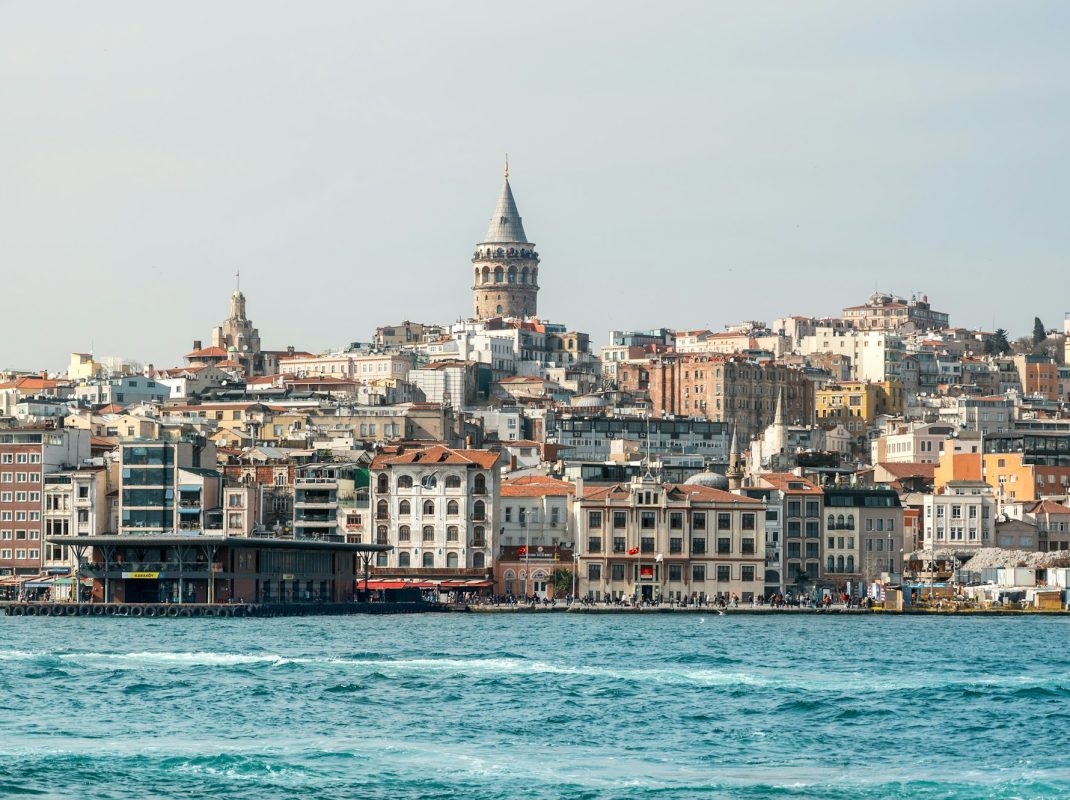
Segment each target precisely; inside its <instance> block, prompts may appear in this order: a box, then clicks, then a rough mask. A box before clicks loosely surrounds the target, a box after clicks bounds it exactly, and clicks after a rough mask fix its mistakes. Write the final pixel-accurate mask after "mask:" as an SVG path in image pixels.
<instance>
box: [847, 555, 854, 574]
mask: <svg viewBox="0 0 1070 800" xmlns="http://www.w3.org/2000/svg"><path fill="white" fill-rule="evenodd" d="M847 571H848V572H854V571H855V557H854V556H847Z"/></svg>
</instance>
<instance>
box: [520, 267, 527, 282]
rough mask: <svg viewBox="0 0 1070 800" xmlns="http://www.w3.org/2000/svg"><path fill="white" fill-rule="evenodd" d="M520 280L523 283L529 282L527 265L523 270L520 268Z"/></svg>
mask: <svg viewBox="0 0 1070 800" xmlns="http://www.w3.org/2000/svg"><path fill="white" fill-rule="evenodd" d="M520 282H521V283H527V282H528V268H527V267H524V268H523V269H522V270H520Z"/></svg>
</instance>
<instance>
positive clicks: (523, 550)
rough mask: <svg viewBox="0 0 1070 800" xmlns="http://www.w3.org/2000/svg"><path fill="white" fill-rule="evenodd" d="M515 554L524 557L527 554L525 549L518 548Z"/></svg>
mask: <svg viewBox="0 0 1070 800" xmlns="http://www.w3.org/2000/svg"><path fill="white" fill-rule="evenodd" d="M516 554H517V555H518V556H526V555H527V554H528V549H527V548H526V547H518V548H517V549H516Z"/></svg>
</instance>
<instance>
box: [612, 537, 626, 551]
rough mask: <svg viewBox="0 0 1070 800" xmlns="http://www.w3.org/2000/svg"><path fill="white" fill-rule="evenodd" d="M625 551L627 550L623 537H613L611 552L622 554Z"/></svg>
mask: <svg viewBox="0 0 1070 800" xmlns="http://www.w3.org/2000/svg"><path fill="white" fill-rule="evenodd" d="M626 549H627V545H626V544H625V539H624V537H623V536H614V537H613V552H614V553H623V552H624V551H625V550H626Z"/></svg>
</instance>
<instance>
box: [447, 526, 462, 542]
mask: <svg viewBox="0 0 1070 800" xmlns="http://www.w3.org/2000/svg"><path fill="white" fill-rule="evenodd" d="M446 541H447V542H457V541H460V533H459V531H458V530H457V526H456V525H450V526H449V527H448V528H446Z"/></svg>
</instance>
